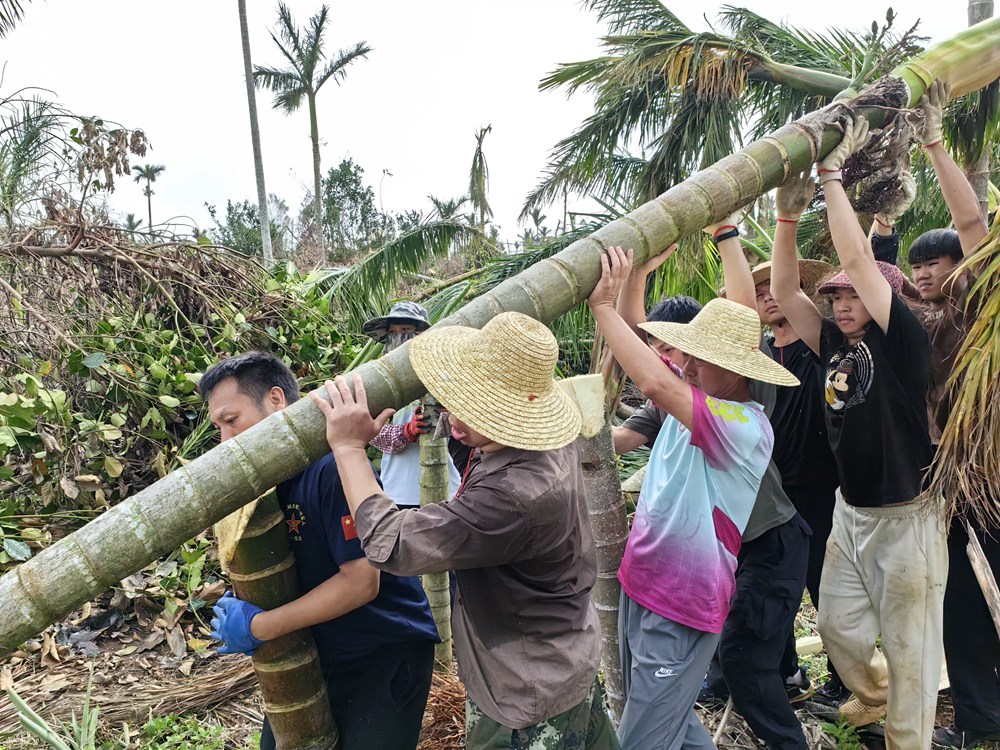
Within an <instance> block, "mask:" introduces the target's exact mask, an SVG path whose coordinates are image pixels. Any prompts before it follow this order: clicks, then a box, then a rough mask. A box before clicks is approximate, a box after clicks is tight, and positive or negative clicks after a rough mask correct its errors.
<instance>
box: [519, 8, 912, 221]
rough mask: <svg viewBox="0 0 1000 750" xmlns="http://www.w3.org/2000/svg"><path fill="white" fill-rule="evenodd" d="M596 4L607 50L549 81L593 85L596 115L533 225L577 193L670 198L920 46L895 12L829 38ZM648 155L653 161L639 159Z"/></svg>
mask: <svg viewBox="0 0 1000 750" xmlns="http://www.w3.org/2000/svg"><path fill="white" fill-rule="evenodd" d="M585 5H586V7H588V8H590V9H593V10H596V11H597V12H598V14H599V16H600V17H601V18H602V19H603V20H606V21H607V22H608V23H609V24H610V26H611V34H610V35H608V36H606V37H604V39H603V46H604V48H605V52H606V54H605V55H604V56H601V57H596V58H591V59H589V60H584V61H581V62H575V63H569V64H565V65H561V66H559V68H557V69H556V70H555V71H554V72H553V73H551V74H549V75H548V76H546V77H545V78H544V79H542V81H541V83H540V84H539V85H540V88H542V89H551V88H555V87H564V88H565V89H566V90H567V91H568V93H573V92H575V91H577V90H579V89H584V90H588V91H590V92H592V93H593V94H594V98H595V104H594V112H593V114H591V115H590V116H589V117H588V118H587V119H586V120H584V122H583V124H582V125H581V126H580V127H579V128H577V129H576V130H575V131H574V132H573V133H572V135H570V136H568V137H566V138H564V139H562V140H560V141H559V142H558V143H557V144H556V146H555V147H554V148H553V150H552V152H551V154H550V157H549V162H548V165H547V166H546V168H545V170H544V172H543V176H542V179H541V181H540V183H539V184H538V186H536V187H535V189H534V190H532V192H531V193H530V194H529V195H528V196H527V199H526V202H525V204H524V208H523V210H522V213H521V218H522V219H523V218H524V217H525V216H527V214H528V212H530V211H531V210H532V209H535V208H542V207H543V206H545V205H546V204H548V203H550V202H552V201H553V200H555V199H557V198H562V196H563V195H564V194H565V193H566V192H568V191H572V192H574V193H579V194H589V195H593V194H600V195H605V196H608V195H616V196H632V197H633V199H634V200H635V201H639V200H642V199H648V198H650V197H653V196H655V195H658V194H659V193H660V192H662V191H663V189H665V188H666V187H668V186H670V185H672V184H674V183H676V182H678V181H680V180H682V179H685V178H686V177H687V176H688V175H689V174H690V173H691V172H692V171H693V170H695V169H699V168H701V167H703V166H705V165H707V164H711V163H713V162H714V161H715V160H717V159H718V158H720V157H721V156H724V155H726V154H729V153H731V152H732V151H733V150H734V148H735V147H736V146H737V145H738V144H741V143H742V138H743V135H744V134H745V133H747V131H749V132H750V133H751V135H752V136H753V137H758V136H760V135H763V134H766V133H769V132H772V131H774V130H775V129H777V128H778V127H780V126H781V125H784V124H785V123H786V122H787V121H788V120H789V119H791V118H792V117H798V116H801V115H802V114H805V113H806V112H808V111H812V110H814V109H817V108H819V107H822V106H823V105H825V104H826V103H827V102H828V101H829V100H830V99H831V98H832V97H833V96H835V95H836V94H838V93H840V92H841V91H843V90H844V89H845V88H847V87H848V86H850V85H851V84H852V79H853V78H854V77H855V75H856V74H858V73H864V74H868V75H870V74H872V73H873V71H874V70H878V69H880V68H883V67H886V66H891V65H892V64H893V63H894V62H896V61H898V60H899V59H901V58H904V57H909V56H910V55H911V54H913V53H914V52H915V51H917V50H918V49H919V45H917V43H916V41H917V37H915V35H914V30H913V29H910V30H909V31H906V32H903V33H897V32H896V31H894V30H892V16H891V15H890V16H889V17H888V18H887V22H886V24H885V25H884V26H883V27H882V28H881V29H876V30H874V31H872V30H868V31H864V32H854V31H841V30H839V29H833V30H832V31H830V32H829V33H828V34H827V33H824V34H822V35H820V34H815V33H812V32H808V31H801V30H798V29H795V28H792V27H788V26H786V25H784V24H777V23H773V22H771V21H769V20H767V19H766V18H763V17H762V16H760V15H758V14H755V13H752V12H750V11H748V10H746V9H743V8H735V7H729V6H727V7H726V8H724V9H723V12H722V14H721V19H722V27H723V29H724V30H726V31H727V32H728V33H720V32H718V31H715V30H712V31H708V32H704V33H695V32H692V31H691V30H690V29H689V28H687V27H686V26H685V25H684V24H683V23H682V22H681V21H680V20H679V19H678V18H677V17H676V16H674V15H673V14H672V13H670V12H669V11H668V10H666V9H664V8H662V6H660V4H659V3H658V2H656V0H591V2H588V3H586V4H585ZM866 51H869V52H870V53H871V54H869V55H866ZM869 68H871V69H872V70H869ZM639 152H641V153H642V160H644V161H645V162H646V164H645V166H644V165H643V164H642V163H640V162H639V161H636V160H635V157H632V156H627V155H628V154H630V153H639ZM623 155H624V156H623ZM621 176H625V177H627V180H628V181H627V182H626V183H625V184H622V183H621V182H620V181H617V178H620V177H621ZM613 180H615V181H613Z"/></svg>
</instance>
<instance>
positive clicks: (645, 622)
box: [618, 590, 719, 750]
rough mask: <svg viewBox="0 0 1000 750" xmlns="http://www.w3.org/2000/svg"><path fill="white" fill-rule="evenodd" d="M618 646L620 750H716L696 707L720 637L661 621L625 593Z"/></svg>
mask: <svg viewBox="0 0 1000 750" xmlns="http://www.w3.org/2000/svg"><path fill="white" fill-rule="evenodd" d="M618 644H619V646H618V647H619V649H620V651H621V660H622V678H623V683H624V688H625V710H624V711H623V712H622V720H621V724H620V726H619V727H618V739H619V741H620V742H621V746H622V750H680V748H684V749H685V750H714V749H715V745H713V744H712V738H711V737H709V735H708V732H707V731H706V730H705V727H704V726H702V723H701V720H700V719H699V718H698V714H696V713H695V711H694V703H695V700H697V698H698V690H699V689H700V688H701V684H702V682H704V680H705V674H706V673H707V672H708V665H709V662H711V661H712V654H714V653H715V648H716V646H718V645H719V634H718V633H705V632H702V631H700V630H694V629H693V628H689V627H687V626H686V625H681V624H680V623H677V622H673V621H672V620H668V619H666V618H664V617H660V616H659V615H658V614H656V613H655V612H650V611H649V610H648V609H646V608H645V607H643V606H642V605H640V604H636V603H635V602H634V601H632V600H631V599H630V598H629V597H628V595H627V594H626V593H625V591H624V590H623V591H622V595H621V608H620V610H619V615H618Z"/></svg>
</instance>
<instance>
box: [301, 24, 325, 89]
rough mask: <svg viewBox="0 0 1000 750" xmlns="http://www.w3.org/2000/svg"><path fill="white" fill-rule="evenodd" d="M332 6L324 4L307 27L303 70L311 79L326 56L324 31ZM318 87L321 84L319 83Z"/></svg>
mask: <svg viewBox="0 0 1000 750" xmlns="http://www.w3.org/2000/svg"><path fill="white" fill-rule="evenodd" d="M329 12H330V7H329V6H328V5H323V6H322V7H320V9H319V10H318V11H317V12H316V13H315V15H313V16H311V17H310V18H309V26H308V27H307V28H306V42H305V45H304V46H305V55H304V56H303V59H302V70H303V73H305V74H306V75H307V77H308V78H309V80H314V79H315V77H316V69H317V68H318V67H319V64H320V62H322V60H323V58H324V57H326V55H325V53H324V52H323V32H324V31H326V21H327V16H328V15H329ZM316 88H317V89H318V88H319V86H318V85H317V86H316Z"/></svg>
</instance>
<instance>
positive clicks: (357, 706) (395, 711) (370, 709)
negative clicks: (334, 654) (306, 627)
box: [260, 641, 434, 750]
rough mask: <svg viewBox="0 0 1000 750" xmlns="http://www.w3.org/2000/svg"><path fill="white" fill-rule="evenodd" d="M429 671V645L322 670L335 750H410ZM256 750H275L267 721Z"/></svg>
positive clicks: (395, 648) (391, 648) (392, 647)
mask: <svg viewBox="0 0 1000 750" xmlns="http://www.w3.org/2000/svg"><path fill="white" fill-rule="evenodd" d="M433 668H434V644H433V643H431V642H430V641H418V642H412V641H411V642H409V643H392V644H389V645H386V646H382V647H381V648H379V649H378V651H376V652H374V653H372V654H370V655H369V656H366V657H364V658H363V659H360V660H358V661H354V662H351V663H349V664H342V665H337V666H327V667H324V677H325V678H326V690H327V695H328V696H329V698H330V708H331V709H332V710H333V720H334V721H335V722H336V724H337V729H339V730H340V750H414V748H416V746H417V741H418V739H419V736H420V724H421V722H422V721H423V718H424V708H425V707H426V705H427V695H428V693H429V692H430V688H431V673H432V671H433ZM260 750H275V744H274V734H273V733H272V732H271V725H270V724H269V723H268V721H267V719H264V728H263V729H262V730H261V733H260Z"/></svg>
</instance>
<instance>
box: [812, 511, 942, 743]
mask: <svg viewBox="0 0 1000 750" xmlns="http://www.w3.org/2000/svg"><path fill="white" fill-rule="evenodd" d="M933 511H934V509H933V507H932V506H931V503H930V502H922V503H911V504H909V505H898V506H890V507H886V508H855V507H852V506H850V505H847V503H845V502H844V498H843V497H841V496H840V493H839V492H838V493H837V505H836V507H835V508H834V511H833V532H832V533H831V534H830V540H829V541H828V542H827V545H826V560H825V561H824V563H823V578H822V579H821V581H820V584H819V592H820V593H819V601H820V605H819V623H818V624H819V634H820V635H821V636H822V638H823V643H824V645H825V646H826V650H827V653H828V654H829V656H830V660H831V661H833V663H834V665H835V666H836V667H837V671H838V672H839V673H840V676H841V679H843V681H844V684H845V685H847V687H848V688H850V689H851V691H852V692H853V693H854V694H855V695H856V696H857V697H858V698H859V699H860V700H861V702H862V703H866V704H868V705H870V706H877V705H886V709H887V711H888V716H887V717H886V722H885V740H886V746H887V748H888V750H928V749H929V748H930V746H931V733H932V732H933V731H934V710H935V705H936V703H937V693H938V681H939V680H940V677H941V652H942V635H941V633H942V619H943V612H944V588H945V582H946V581H947V580H948V547H947V544H946V540H945V534H944V525H943V524H942V522H941V520H940V519H939V518H938V517H937V516H936V514H935V513H934V512H933ZM880 636H881V638H882V649H881V650H879V649H878V648H877V647H876V639H877V638H879V637H880Z"/></svg>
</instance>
